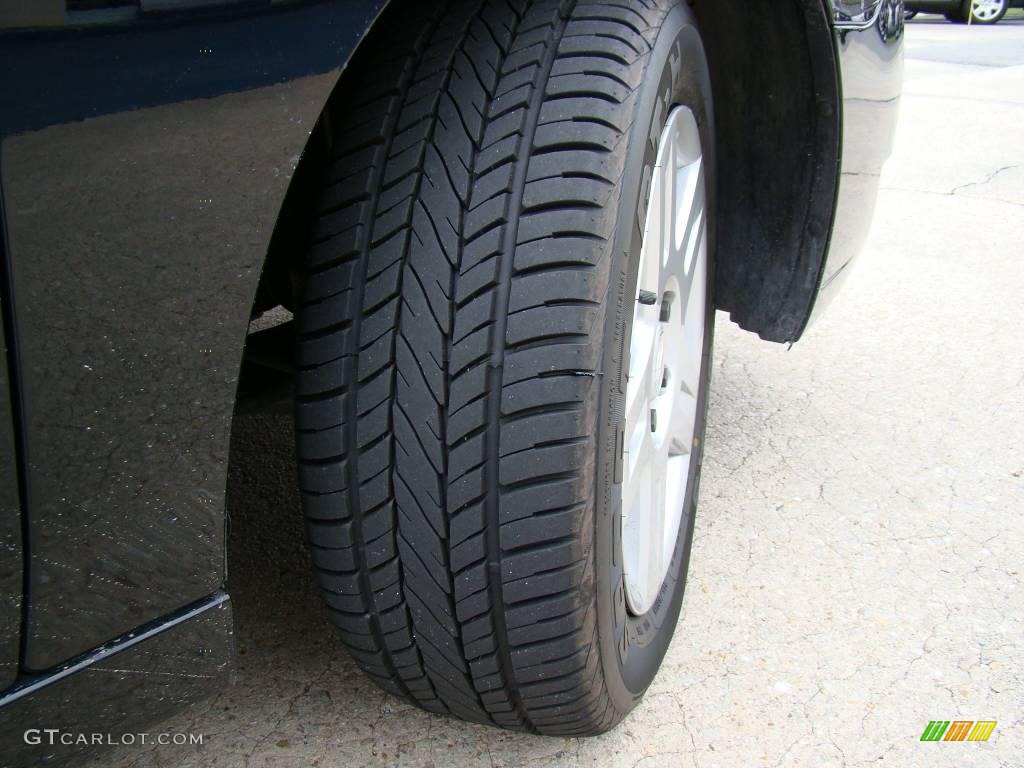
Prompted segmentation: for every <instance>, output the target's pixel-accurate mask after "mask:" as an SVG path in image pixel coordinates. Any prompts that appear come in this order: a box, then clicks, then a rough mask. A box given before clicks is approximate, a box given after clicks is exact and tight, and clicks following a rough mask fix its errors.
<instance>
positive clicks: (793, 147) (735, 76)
mask: <svg viewBox="0 0 1024 768" xmlns="http://www.w3.org/2000/svg"><path fill="white" fill-rule="evenodd" d="M689 1H690V3H691V5H692V6H693V10H694V13H695V15H696V17H697V20H698V23H699V25H700V28H701V33H702V36H703V38H704V44H705V47H706V49H707V55H708V61H709V65H710V69H711V80H712V89H713V93H714V100H715V112H716V134H717V136H716V138H717V144H718V147H717V156H718V161H717V162H718V172H717V178H718V192H717V197H718V200H717V227H716V241H717V245H716V256H717V264H716V274H717V277H716V286H715V294H716V304H717V306H718V308H719V309H723V310H726V311H728V312H729V313H730V314H731V317H732V319H733V320H734V321H735V322H736V323H738V324H739V325H740V326H741V327H743V328H745V329H746V330H748V331H752V332H754V333H757V334H758V335H759V336H761V338H764V339H767V340H770V341H778V342H790V341H795V340H796V339H798V338H799V337H800V334H801V333H802V332H803V328H804V325H805V323H806V320H807V317H808V315H809V313H810V310H811V307H812V305H813V302H814V298H815V295H816V293H817V288H818V283H819V281H820V278H821V270H822V267H823V265H824V261H825V255H826V251H827V247H828V239H829V234H830V232H831V227H832V217H833V213H834V208H835V198H836V189H837V185H838V178H839V157H840V139H841V136H840V125H841V120H840V117H841V100H840V84H839V76H838V63H837V54H836V49H835V44H834V42H833V38H832V29H831V24H830V22H829V13H828V12H827V11H826V7H825V4H824V3H826V2H829V0H713V1H712V0H689ZM398 5H400V4H398V3H391V4H390V5H389V7H388V8H386V9H385V10H384V12H383V14H382V16H383V15H386V14H388V13H395V12H397V11H396V6H398ZM386 26H387V25H386V24H381V23H380V21H379V20H378V22H377V23H375V24H374V27H373V28H372V29H371V31H370V32H369V33H368V35H367V40H369V39H371V38H372V37H373V36H374V35H375V30H380V29H381V28H385V27H386ZM367 48H368V45H367V44H366V41H365V40H364V43H363V44H361V45H360V47H359V49H357V50H356V52H355V54H354V55H353V57H352V60H351V62H350V63H349V65H348V66H347V67H346V69H345V71H344V72H343V73H342V75H341V77H340V79H339V81H338V84H337V86H336V87H335V89H334V91H333V92H332V94H331V96H330V98H329V100H328V102H327V105H326V106H325V108H324V110H323V113H322V114H321V117H320V119H319V120H318V121H317V124H316V126H315V127H314V129H313V131H312V133H311V135H310V139H309V142H308V144H307V146H306V150H305V151H304V152H303V155H302V158H301V160H300V162H299V164H298V167H297V168H296V171H295V174H294V177H293V178H292V182H291V185H290V187H289V189H288V193H287V196H286V198H285V201H284V204H283V205H282V208H281V213H280V216H279V218H278V221H277V225H276V227H275V230H274V234H273V236H272V238H271V241H270V247H269V249H268V253H267V257H266V262H265V266H264V269H263V274H262V277H261V279H260V283H259V288H258V290H257V294H256V301H255V304H254V306H253V315H254V316H257V315H259V314H261V313H262V312H264V311H266V310H268V309H270V308H272V307H275V306H278V305H282V306H284V307H287V308H289V309H290V308H291V307H292V305H293V303H294V286H295V278H294V275H293V265H294V263H295V259H296V256H297V255H298V253H297V251H298V250H300V249H302V248H303V247H304V246H305V243H306V237H307V233H308V226H309V221H310V218H309V217H310V211H311V210H313V208H314V206H315V200H314V198H315V195H316V194H317V190H318V187H319V178H320V173H321V169H322V168H323V166H324V161H325V159H326V158H327V157H328V155H329V152H330V136H331V131H330V130H328V125H329V123H330V120H331V114H332V113H333V112H334V111H335V110H337V109H339V108H341V107H343V106H344V104H345V100H346V97H347V95H348V94H349V93H351V85H350V84H351V80H352V77H353V75H354V74H357V73H358V72H359V70H360V60H361V58H362V55H361V54H362V53H363V52H365V51H366V50H367ZM282 338H283V336H282Z"/></svg>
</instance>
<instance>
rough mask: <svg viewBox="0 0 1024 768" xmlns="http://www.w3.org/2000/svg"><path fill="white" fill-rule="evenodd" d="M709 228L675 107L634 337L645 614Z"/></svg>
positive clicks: (632, 604) (634, 463)
mask: <svg viewBox="0 0 1024 768" xmlns="http://www.w3.org/2000/svg"><path fill="white" fill-rule="evenodd" d="M705 229H706V217H705V186H704V161H703V153H702V151H701V143H700V132H699V130H698V127H697V121H696V119H695V117H694V115H693V112H691V111H690V110H689V109H688V108H686V107H677V108H676V109H675V110H674V111H673V112H672V114H671V115H670V116H669V119H668V123H667V124H666V125H665V128H664V130H663V131H662V135H661V143H660V145H659V150H658V159H657V163H656V165H655V168H654V174H653V177H652V179H651V198H650V203H649V205H648V209H647V218H646V223H645V226H644V237H643V244H642V247H641V254H640V271H639V277H638V280H637V301H636V304H635V308H634V311H633V328H632V333H631V336H630V341H629V371H628V378H627V385H626V421H625V441H624V442H625V445H624V454H623V467H624V471H623V481H622V555H623V569H624V572H625V575H624V586H625V593H626V603H627V605H628V607H629V609H630V611H632V612H633V613H634V614H637V615H641V614H644V613H646V612H647V611H648V610H650V608H651V606H652V605H654V602H655V600H656V599H657V596H658V593H659V591H660V589H661V585H662V584H663V583H664V581H665V576H666V574H667V573H668V569H669V566H670V565H671V561H672V555H673V553H674V551H675V548H676V542H677V540H678V538H679V530H680V525H681V522H682V516H683V504H684V501H685V495H686V486H687V482H688V480H689V475H690V458H691V452H692V450H693V447H694V437H695V433H696V423H697V397H698V394H699V391H700V372H701V361H702V358H703V352H704V325H705V322H706V313H705V308H706V302H707V238H706V232H705ZM652 299H653V300H652Z"/></svg>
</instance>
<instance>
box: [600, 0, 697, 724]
mask: <svg viewBox="0 0 1024 768" xmlns="http://www.w3.org/2000/svg"><path fill="white" fill-rule="evenodd" d="M645 69H646V71H645V72H644V74H643V80H642V83H643V84H642V86H641V88H640V90H639V92H638V94H637V98H636V105H635V109H634V115H635V116H636V119H635V120H634V126H635V127H634V129H633V131H632V132H631V134H630V137H629V139H628V143H627V150H626V161H625V171H624V174H623V180H622V185H621V190H622V192H621V196H620V198H619V201H618V209H617V214H616V222H617V225H616V234H615V238H614V244H613V251H612V264H611V274H610V280H609V295H608V302H607V305H606V306H607V307H608V309H609V311H608V314H607V317H606V326H605V334H604V338H605V340H606V342H605V344H604V350H605V352H604V354H605V363H604V366H603V368H602V370H603V371H605V374H606V375H605V377H604V381H603V390H602V408H601V421H600V423H599V428H598V465H597V468H598V471H597V488H596V494H595V499H596V506H595V510H596V513H595V539H594V543H595V547H596V552H595V557H594V564H595V576H596V584H595V589H596V598H597V614H598V642H599V644H600V650H601V660H602V665H603V667H604V678H605V683H606V685H607V687H608V691H609V694H610V696H611V698H612V701H613V703H614V705H615V707H616V709H617V710H618V711H619V713H620V714H624V713H625V712H627V711H629V709H631V708H632V707H633V706H634V705H635V704H636V702H637V701H639V699H640V697H641V696H642V695H643V693H644V691H645V690H646V689H647V687H648V686H649V685H650V683H651V681H652V680H653V679H654V676H655V674H656V673H657V671H658V668H659V666H660V665H661V662H662V659H663V658H664V656H665V653H666V651H667V650H668V645H669V642H670V641H671V639H672V634H673V631H674V629H675V624H676V621H677V619H678V616H679V611H680V607H681V604H682V597H683V588H684V585H685V579H686V571H687V567H688V564H689V556H690V547H691V543H692V539H693V520H694V512H695V508H696V499H697V491H698V486H699V482H700V465H701V459H702V453H703V443H704V425H705V414H706V412H707V392H708V383H709V376H710V369H711V365H710V356H711V347H712V332H713V325H714V323H713V320H714V302H713V292H712V290H711V288H712V285H713V282H714V258H713V254H714V237H713V234H714V219H713V206H712V201H713V200H714V199H715V196H714V189H715V184H714V173H713V170H714V168H715V157H714V144H713V135H714V130H713V110H712V100H711V83H710V77H709V74H708V70H707V60H706V57H705V53H704V49H703V45H702V43H701V38H700V34H699V32H698V30H697V26H696V21H695V20H694V18H693V15H692V13H691V12H690V11H689V9H688V8H686V7H684V6H682V5H678V6H676V7H674V8H673V9H672V10H671V11H669V12H668V14H667V15H666V17H665V20H664V22H663V23H662V25H661V28H660V30H659V32H658V35H657V38H656V40H655V43H654V48H653V50H652V53H651V55H650V57H649V59H648V62H647V65H646V68H645ZM676 106H687V107H689V108H690V109H691V110H692V111H693V113H694V115H695V117H696V119H697V123H698V126H699V129H700V132H701V144H702V151H703V155H704V176H705V185H706V199H707V202H706V213H705V216H706V219H705V226H706V228H707V229H706V232H707V238H708V246H707V247H708V254H709V259H708V270H707V272H708V295H707V310H706V317H705V336H704V352H703V359H702V362H701V375H700V389H699V391H698V397H697V422H696V431H695V438H696V448H695V450H694V451H693V458H692V460H691V461H692V463H691V471H690V474H689V479H688V484H687V489H686V495H685V501H684V510H683V515H682V522H681V529H680V534H679V536H678V537H677V540H676V548H675V552H674V554H673V557H672V560H671V563H670V566H669V571H668V575H667V576H666V579H665V583H664V584H663V585H662V587H661V591H660V592H659V595H658V597H657V598H656V600H655V603H654V605H653V607H652V608H651V609H650V610H649V611H648V612H647V613H646V614H644V615H643V616H640V617H634V616H632V615H631V614H630V613H629V611H628V610H627V609H626V603H625V593H624V587H623V578H622V577H623V572H622V566H623V563H622V548H621V519H622V518H621V507H622V504H621V479H620V478H618V477H616V475H617V474H619V475H620V474H621V455H622V453H621V452H622V441H623V430H624V421H625V416H624V410H625V408H624V403H625V391H626V372H627V371H628V367H629V360H628V357H629V338H630V334H631V331H632V321H633V303H634V300H635V296H636V285H637V279H638V273H639V263H640V250H641V244H642V241H643V228H644V224H645V219H646V215H647V207H648V202H649V201H648V199H647V198H648V195H649V193H650V181H651V178H652V174H653V169H654V165H655V162H656V159H657V156H658V150H659V143H660V138H661V133H662V130H663V128H664V126H665V124H666V123H667V120H668V116H669V114H670V113H671V111H672V109H673V108H674V107H676Z"/></svg>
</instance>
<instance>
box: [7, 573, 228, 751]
mask: <svg viewBox="0 0 1024 768" xmlns="http://www.w3.org/2000/svg"><path fill="white" fill-rule="evenodd" d="M234 656H235V645H234V634H233V629H232V619H231V602H230V601H229V600H228V599H227V596H226V595H225V594H223V593H220V594H217V595H213V596H211V597H210V598H209V599H206V600H204V601H202V602H201V603H199V604H197V605H194V606H190V607H189V609H187V610H185V611H182V612H181V613H180V614H179V615H177V616H175V617H173V618H171V619H170V620H169V621H168V622H166V623H164V624H162V625H161V626H159V627H154V628H152V629H144V630H143V631H141V632H140V633H137V634H135V635H134V636H131V637H128V636H126V637H121V638H118V640H117V642H115V643H112V644H110V645H109V646H106V647H104V648H101V649H98V650H97V651H95V652H93V653H91V654H89V655H88V656H86V657H84V658H81V659H76V660H75V662H74V663H73V664H71V665H69V666H68V667H67V668H66V669H62V670H60V671H59V672H58V674H57V675H54V676H49V677H47V678H45V679H43V680H40V681H38V682H37V683H35V685H34V686H33V685H29V687H26V688H21V689H18V690H15V691H13V692H11V693H8V694H7V695H5V696H2V697H0V744H2V745H3V752H2V753H0V764H2V765H4V766H8V765H9V766H19V768H28V766H34V765H49V766H53V765H76V764H79V763H80V762H81V761H82V758H83V757H84V754H83V753H85V752H88V751H89V746H88V745H87V744H86V745H84V746H83V745H82V744H80V743H77V742H76V741H71V742H70V743H68V742H67V741H66V739H69V738H71V739H75V738H76V737H78V736H79V735H80V734H93V733H102V734H110V735H111V736H110V738H113V739H120V738H121V737H122V734H139V733H144V732H146V731H147V729H148V727H149V726H151V725H152V724H153V723H155V722H156V721H158V720H159V719H161V718H163V717H166V716H167V715H169V714H171V713H172V712H175V711H177V710H179V709H181V708H182V707H184V706H185V705H187V704H188V703H189V702H192V701H196V700H198V699H201V698H203V697H204V696H209V695H211V694H212V693H215V692H216V691H218V690H220V689H221V688H222V687H223V686H224V685H225V684H226V683H227V680H228V678H229V677H230V674H231V669H232V665H233V661H234ZM44 728H46V729H54V730H56V731H58V733H57V734H55V735H54V736H53V738H54V739H55V741H56V743H54V744H53V745H51V744H50V743H49V739H50V738H51V736H50V735H49V734H46V733H38V732H30V733H29V734H28V738H27V739H26V731H29V729H40V730H41V729H44ZM158 734H159V731H158V732H157V733H156V734H151V735H150V736H151V738H156V736H157V735H158ZM136 738H138V737H136ZM36 739H38V740H39V743H35V740H36ZM62 739H64V741H62ZM115 743H116V742H115ZM173 748H174V747H173V745H170V746H168V747H167V749H173ZM99 749H102V747H92V751H98V750H99Z"/></svg>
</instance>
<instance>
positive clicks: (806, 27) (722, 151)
mask: <svg viewBox="0 0 1024 768" xmlns="http://www.w3.org/2000/svg"><path fill="white" fill-rule="evenodd" d="M690 2H691V5H692V6H693V9H694V12H695V14H696V16H697V20H698V23H699V25H700V28H701V34H702V36H703V38H704V45H705V48H706V49H707V55H708V61H709V65H710V68H711V81H712V90H713V93H714V99H715V120H716V138H717V145H718V146H717V153H718V174H717V175H718V180H719V181H718V190H717V206H718V211H717V220H718V224H717V232H716V237H717V246H716V259H717V261H716V275H717V277H716V284H715V291H716V305H717V307H718V308H719V309H722V310H725V311H727V312H729V313H730V315H731V317H732V319H733V320H734V321H735V322H736V323H737V324H739V325H740V326H741V327H742V328H744V329H746V330H748V331H751V332H754V333H756V334H758V335H759V336H760V337H761V338H763V339H766V340H769V341H776V342H792V341H796V340H797V339H799V338H800V335H801V334H802V333H803V330H804V328H805V326H806V325H807V321H808V319H809V317H810V314H811V310H812V308H813V306H814V300H815V298H816V296H817V292H818V287H819V284H820V282H821V277H822V273H823V270H824V266H825V262H826V256H827V251H828V242H829V235H830V232H831V229H832V220H833V216H834V213H835V205H836V195H837V189H838V183H839V172H840V153H841V146H842V141H841V139H842V137H841V124H842V106H841V105H842V98H841V85H840V78H839V63H838V59H837V57H838V54H837V51H836V47H835V43H834V38H833V31H832V24H831V19H830V16H831V5H829V8H828V9H826V4H825V2H824V1H823V0H754V1H753V2H751V0H714V2H708V0H690ZM858 6H859V3H858Z"/></svg>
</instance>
